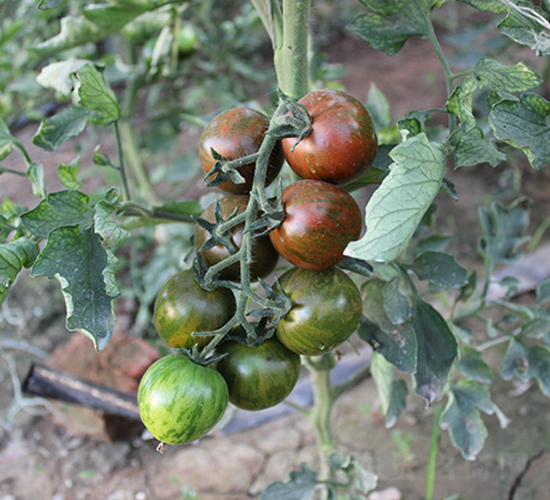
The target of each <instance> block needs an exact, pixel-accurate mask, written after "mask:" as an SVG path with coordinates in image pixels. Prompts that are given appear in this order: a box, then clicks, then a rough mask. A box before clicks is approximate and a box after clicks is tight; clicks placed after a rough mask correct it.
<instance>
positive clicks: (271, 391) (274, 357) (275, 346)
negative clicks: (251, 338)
mask: <svg viewBox="0 0 550 500" xmlns="http://www.w3.org/2000/svg"><path fill="white" fill-rule="evenodd" d="M216 352H217V353H218V354H226V356H225V357H224V358H222V359H221V360H220V361H218V363H217V365H216V368H217V370H218V371H219V372H220V373H221V374H222V376H223V378H224V379H225V381H226V382H227V386H228V388H229V401H231V403H233V404H234V405H235V406H237V407H238V408H241V409H243V410H249V411H258V410H264V409H266V408H271V407H272V406H275V405H277V404H279V403H280V402H281V401H283V400H284V399H286V397H287V396H288V395H289V394H290V393H291V392H292V389H294V386H295V385H296V382H297V381H298V377H299V376H300V366H301V364H300V356H299V355H298V354H296V353H294V352H292V351H290V350H289V349H287V348H286V347H285V346H284V345H282V344H281V343H280V342H279V341H278V340H277V339H276V338H275V337H272V338H269V339H267V340H265V341H264V342H263V343H262V344H260V345H258V346H247V345H245V344H242V343H240V342H236V341H228V342H224V343H223V344H221V345H220V346H219V347H218V348H217V350H216Z"/></svg>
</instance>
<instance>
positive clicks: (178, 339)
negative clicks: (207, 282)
mask: <svg viewBox="0 0 550 500" xmlns="http://www.w3.org/2000/svg"><path fill="white" fill-rule="evenodd" d="M235 307H236V305H235V296H234V295H233V292H232V291H231V290H229V289H227V288H218V289H216V290H213V291H207V290H203V289H202V288H201V286H200V285H199V284H198V283H197V281H196V280H195V275H194V273H193V271H192V270H190V269H188V270H185V271H180V272H178V273H176V274H175V275H174V276H172V277H171V278H170V279H169V280H168V281H167V282H166V283H165V284H164V285H163V287H162V288H161V290H160V292H159V293H158V295H157V299H156V301H155V309H154V312H153V316H154V323H155V328H156V330H157V332H158V334H159V335H160V337H161V338H162V339H163V340H164V341H165V342H166V343H167V344H168V345H169V346H170V347H173V348H184V349H191V348H192V347H193V346H194V345H195V344H197V346H198V347H199V348H201V347H204V346H205V345H206V344H207V343H208V342H209V341H210V340H211V339H212V337H211V336H209V335H206V336H194V335H193V333H194V332H209V331H213V330H217V329H218V328H221V327H222V326H223V325H225V324H226V323H227V322H228V321H229V320H230V319H231V318H232V316H233V314H234V313H235Z"/></svg>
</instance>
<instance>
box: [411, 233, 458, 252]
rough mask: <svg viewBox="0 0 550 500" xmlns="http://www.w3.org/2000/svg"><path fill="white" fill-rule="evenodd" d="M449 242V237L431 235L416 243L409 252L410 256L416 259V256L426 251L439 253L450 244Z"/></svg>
mask: <svg viewBox="0 0 550 500" xmlns="http://www.w3.org/2000/svg"><path fill="white" fill-rule="evenodd" d="M451 240H452V237H451V236H445V235H442V234H432V235H430V236H427V237H426V238H423V239H422V240H419V241H418V243H417V244H416V246H415V247H414V248H413V250H412V252H411V256H412V257H417V256H418V255H420V254H422V253H424V252H427V251H432V252H441V251H443V250H445V248H447V247H448V246H449V243H450V242H451Z"/></svg>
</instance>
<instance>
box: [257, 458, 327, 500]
mask: <svg viewBox="0 0 550 500" xmlns="http://www.w3.org/2000/svg"><path fill="white" fill-rule="evenodd" d="M318 484H319V482H318V481H317V474H316V473H315V472H313V471H312V470H311V469H310V467H309V466H308V465H307V464H305V463H303V464H301V465H300V470H299V471H293V472H291V473H290V478H289V480H288V481H287V482H285V483H282V482H277V483H273V484H270V485H269V486H268V487H267V488H266V490H265V491H264V492H263V494H262V500H281V499H282V498H284V499H285V500H308V499H311V498H312V496H311V495H312V494H313V490H314V489H315V488H316V487H317V485H318Z"/></svg>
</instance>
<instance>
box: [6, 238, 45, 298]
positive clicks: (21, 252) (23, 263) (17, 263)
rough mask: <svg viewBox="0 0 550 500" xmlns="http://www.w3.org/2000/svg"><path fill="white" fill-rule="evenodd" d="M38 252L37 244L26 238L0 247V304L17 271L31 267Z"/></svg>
mask: <svg viewBox="0 0 550 500" xmlns="http://www.w3.org/2000/svg"><path fill="white" fill-rule="evenodd" d="M39 252H40V249H39V248H38V243H36V242H35V241H31V240H29V239H27V238H19V239H18V240H15V241H10V242H9V243H4V244H2V245H0V304H1V303H2V302H3V301H4V297H5V296H6V293H7V292H8V289H9V288H10V286H11V285H12V283H13V281H14V280H15V278H16V276H17V275H18V274H19V271H21V269H22V268H23V267H30V266H32V264H33V263H34V261H35V259H36V257H38V254H39Z"/></svg>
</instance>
